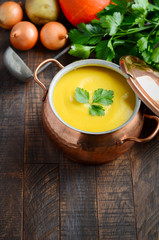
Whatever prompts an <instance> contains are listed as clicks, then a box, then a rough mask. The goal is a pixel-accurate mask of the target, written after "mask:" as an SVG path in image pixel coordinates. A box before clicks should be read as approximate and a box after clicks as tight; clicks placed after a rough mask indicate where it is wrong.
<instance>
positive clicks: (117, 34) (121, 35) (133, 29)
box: [116, 25, 152, 38]
mask: <svg viewBox="0 0 159 240" xmlns="http://www.w3.org/2000/svg"><path fill="white" fill-rule="evenodd" d="M149 28H152V25H149V26H146V27H140V28H131V29H128V30H126V31H125V30H124V31H123V33H122V32H121V33H120V32H119V33H116V37H117V38H118V37H123V36H126V35H130V34H132V33H136V32H141V31H144V30H146V29H149Z"/></svg>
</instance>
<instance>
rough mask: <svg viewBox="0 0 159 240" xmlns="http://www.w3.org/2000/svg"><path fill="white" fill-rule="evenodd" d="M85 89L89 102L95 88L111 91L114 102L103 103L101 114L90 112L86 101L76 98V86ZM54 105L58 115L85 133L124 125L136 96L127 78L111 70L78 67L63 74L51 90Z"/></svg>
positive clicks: (95, 67) (132, 108) (130, 113)
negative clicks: (103, 111) (105, 104)
mask: <svg viewBox="0 0 159 240" xmlns="http://www.w3.org/2000/svg"><path fill="white" fill-rule="evenodd" d="M77 87H79V88H83V89H84V90H87V91H88V92H89V95H90V101H92V99H93V93H94V91H95V90H97V89H98V88H103V89H104V90H105V89H106V90H113V91H114V97H113V103H112V104H111V105H109V106H104V105H102V106H103V107H104V109H105V114H104V116H97V115H95V116H92V115H90V114H89V106H90V104H89V103H85V104H83V103H79V102H77V101H76V99H75V90H76V88H77ZM53 104H54V107H55V110H56V112H57V113H58V115H59V116H60V117H61V118H62V119H63V120H64V121H65V122H66V123H67V124H69V125H71V126H72V127H74V128H77V129H79V130H83V131H88V132H104V131H109V130H112V129H115V128H117V127H119V126H120V125H122V124H124V123H125V122H126V121H127V120H128V119H129V118H130V117H131V115H132V113H133V111H134V108H135V104H136V98H135V94H134V92H133V91H132V89H131V88H130V87H129V85H128V83H127V82H126V79H125V78H124V77H123V76H122V75H120V74H119V73H117V72H115V71H112V70H111V69H108V68H105V67H98V66H86V67H80V68H77V69H75V70H72V71H70V72H68V73H66V74H65V75H64V76H62V77H61V79H60V80H59V81H58V82H57V84H56V86H55V88H54V90H53Z"/></svg>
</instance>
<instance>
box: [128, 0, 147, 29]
mask: <svg viewBox="0 0 159 240" xmlns="http://www.w3.org/2000/svg"><path fill="white" fill-rule="evenodd" d="M134 2H135V3H134V4H133V5H132V10H133V14H134V15H135V16H136V19H135V23H138V24H139V27H142V26H144V23H145V19H146V15H147V13H148V4H149V3H148V0H135V1H134Z"/></svg>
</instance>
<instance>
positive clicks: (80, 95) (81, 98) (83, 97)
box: [75, 87, 89, 103]
mask: <svg viewBox="0 0 159 240" xmlns="http://www.w3.org/2000/svg"><path fill="white" fill-rule="evenodd" d="M75 98H76V101H77V102H80V103H88V102H89V92H87V91H86V90H84V89H83V88H79V87H77V88H76V90H75Z"/></svg>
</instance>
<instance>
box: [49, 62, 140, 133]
mask: <svg viewBox="0 0 159 240" xmlns="http://www.w3.org/2000/svg"><path fill="white" fill-rule="evenodd" d="M85 66H98V67H105V68H108V69H111V70H113V71H116V72H117V73H119V74H121V75H122V76H123V77H124V78H125V79H127V77H128V76H127V75H126V74H124V73H123V72H122V71H121V69H120V66H119V65H117V64H115V63H112V62H108V61H106V60H101V59H85V60H78V61H76V62H73V63H70V64H68V65H67V66H65V67H64V68H62V69H61V70H60V71H59V72H58V73H57V74H56V75H55V76H54V78H53V79H52V81H51V83H50V87H49V91H48V97H49V104H50V106H51V109H52V111H53V112H54V114H55V115H56V117H57V118H58V119H59V120H60V121H61V122H62V123H63V124H64V125H66V126H67V127H69V128H71V129H73V130H75V131H77V132H80V133H85V134H90V135H100V134H106V133H112V132H115V131H117V130H119V129H121V128H123V127H124V126H125V125H127V124H128V123H129V122H130V121H131V120H132V119H133V118H134V116H135V115H136V113H137V112H138V111H139V108H140V104H141V100H140V99H139V98H138V96H137V95H136V94H135V96H136V105H135V109H134V112H133V114H132V115H131V117H130V118H129V119H128V120H127V121H126V122H125V123H124V124H122V125H120V126H119V127H117V128H114V129H112V130H109V131H102V132H90V131H84V130H80V129H78V128H75V127H72V126H71V125H70V124H68V123H66V122H65V121H64V120H63V119H62V118H61V117H60V116H59V115H58V113H57V112H56V109H55V107H54V104H53V100H52V99H53V90H54V88H55V85H56V83H57V82H58V81H59V80H60V79H61V77H62V76H63V75H65V74H66V73H68V72H70V71H71V70H74V69H77V68H80V67H85Z"/></svg>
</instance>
